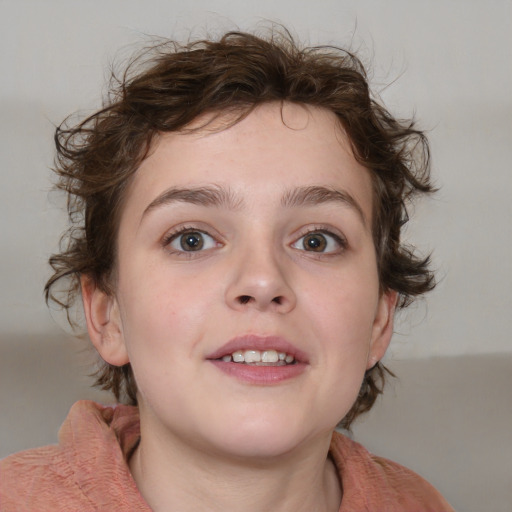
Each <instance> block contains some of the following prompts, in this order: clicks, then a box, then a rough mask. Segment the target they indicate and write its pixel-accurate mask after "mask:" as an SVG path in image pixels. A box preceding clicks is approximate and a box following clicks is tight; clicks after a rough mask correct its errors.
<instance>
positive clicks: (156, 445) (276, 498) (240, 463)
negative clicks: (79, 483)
mask: <svg viewBox="0 0 512 512" xmlns="http://www.w3.org/2000/svg"><path fill="white" fill-rule="evenodd" d="M141 427H142V425H141ZM142 432H143V430H142ZM155 438H156V436H155V437H151V436H148V437H145V436H144V434H143V435H142V437H141V442H140V445H139V447H138V448H137V450H136V451H135V453H134V454H133V456H132V458H131V460H130V469H131V472H132V475H133V477H134V479H135V482H136V483H137V486H138V488H139V490H140V492H141V494H142V495H143V497H144V498H145V500H146V501H147V502H148V504H149V505H150V507H151V508H152V510H154V511H155V512H160V511H162V512H163V511H173V510H179V511H184V512H188V511H194V512H203V511H204V512H206V511H208V512H217V511H219V512H220V511H222V512H231V511H233V512H234V511H240V510H244V511H245V512H261V511H267V510H272V511H273V512H292V511H293V512H302V511H304V512H306V511H307V512H337V511H338V510H339V507H340V502H341V486H340V483H339V480H338V476H337V471H336V468H335V466H334V463H333V462H332V461H331V460H330V459H329V457H328V455H327V454H328V449H329V443H330V436H326V438H325V439H322V440H320V441H316V442H314V443H308V445H307V446H304V447H301V448H300V449H297V450H296V451H294V453H291V454H290V453H288V454H285V455H281V456H279V457H272V459H271V460H268V459H265V460H263V459H254V458H253V459H247V458H239V457H238V458H237V457H226V456H219V454H215V453H209V452H207V451H204V450H195V449H194V448H193V447H190V446H188V445H187V444H183V443H176V442H171V443H168V444H167V445H166V446H162V438H161V437H158V442H155ZM319 448H321V449H319ZM306 482H307V484H305V483H306Z"/></svg>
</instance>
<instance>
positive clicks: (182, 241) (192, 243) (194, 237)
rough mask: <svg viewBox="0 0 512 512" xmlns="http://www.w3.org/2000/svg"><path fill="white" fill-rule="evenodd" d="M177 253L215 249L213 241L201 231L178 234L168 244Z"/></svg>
mask: <svg viewBox="0 0 512 512" xmlns="http://www.w3.org/2000/svg"><path fill="white" fill-rule="evenodd" d="M169 245H170V246H171V247H172V248H173V249H175V250H177V251H185V252H196V251H201V250H205V249H211V248H212V247H215V245H216V242H215V240H214V239H213V238H212V237H211V236H210V235H208V234H207V233H203V232H202V231H187V232H185V233H181V234H178V235H177V236H176V237H175V238H174V239H173V240H172V241H171V243H170V244H169Z"/></svg>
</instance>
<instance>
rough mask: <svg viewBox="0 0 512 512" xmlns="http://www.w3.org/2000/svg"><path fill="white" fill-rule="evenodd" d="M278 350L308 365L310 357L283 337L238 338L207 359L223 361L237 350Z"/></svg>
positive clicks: (252, 335) (256, 336) (253, 336)
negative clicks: (222, 359) (224, 357)
mask: <svg viewBox="0 0 512 512" xmlns="http://www.w3.org/2000/svg"><path fill="white" fill-rule="evenodd" d="M250 349H254V350H276V351H277V352H285V353H286V354H289V355H291V356H293V357H294V358H295V360H296V361H297V362H301V363H307V362H308V357H307V355H306V353H305V352H303V351H302V350H299V349H298V348H297V347H295V346H294V345H293V344H292V343H290V342H289V341H287V340H286V339H284V338H282V337H281V336H260V335H254V334H247V335H244V336H237V337H235V338H233V339H231V340H229V341H228V342H227V343H225V344H224V345H222V347H220V348H218V349H217V350H215V351H214V352H211V353H210V354H208V355H207V356H206V358H207V359H221V358H222V357H223V356H225V355H228V354H232V353H233V352H236V351H237V350H250Z"/></svg>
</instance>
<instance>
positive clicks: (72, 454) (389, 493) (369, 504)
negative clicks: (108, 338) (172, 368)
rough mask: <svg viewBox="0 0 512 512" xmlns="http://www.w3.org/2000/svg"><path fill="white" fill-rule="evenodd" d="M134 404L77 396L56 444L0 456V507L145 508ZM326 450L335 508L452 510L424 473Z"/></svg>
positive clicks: (353, 448) (336, 447)
mask: <svg viewBox="0 0 512 512" xmlns="http://www.w3.org/2000/svg"><path fill="white" fill-rule="evenodd" d="M139 436H140V432H139V414H138V409H137V408H136V407H131V406H125V405H117V406H115V407H104V406H101V405H99V404H96V403H94V402H90V401H81V402H77V403H76V404H75V405H74V406H73V407H72V409H71V411H70V413H69V415H68V417H67V418H66V420H65V422H64V424H63V425H62V427H61V430H60V432H59V444H58V445H57V446H46V447H43V448H36V449H32V450H27V451H24V452H20V453H17V454H14V455H11V456H9V457H7V458H5V459H3V460H2V461H0V511H1V512H14V511H16V512H24V511H34V512H36V511H37V512H50V511H51V512H56V511H80V512H89V511H91V512H92V511H109V512H110V511H113V510H119V511H130V512H138V511H140V512H151V509H150V508H149V506H148V504H147V503H146V501H145V500H144V498H143V497H142V496H141V494H140V493H139V491H138V489H137V486H136V484H135V481H134V480H133V478H132V476H131V474H130V470H129V468H128V464H127V461H128V459H129V457H130V455H131V454H132V452H133V450H134V449H135V447H136V446H137V443H138V440H139ZM330 455H331V457H332V460H333V461H334V463H335V465H336V468H337V469H338V473H339V477H340V481H341V482H342V486H343V499H342V502H341V507H340V510H339V512H359V511H365V512H366V511H368V512H427V511H428V512H453V508H452V507H451V506H450V505H449V504H448V503H447V502H446V501H445V500H444V498H443V497H442V496H441V495H440V494H439V493H438V492H437V491H436V490H435V489H434V488H433V487H432V486H431V485H430V484H429V483H428V482H426V481H425V480H424V479H423V478H421V477H420V476H418V475H417V474H415V473H413V472H412V471H410V470H408V469H406V468H404V467H403V466H400V465H399V464H396V463H394V462H391V461H389V460H386V459H383V458H380V457H376V456H374V455H371V454H370V453H369V452H368V451H367V450H366V449H365V448H364V447H363V446H361V445H360V444H358V443H356V442H354V441H351V440H350V439H348V438H347V437H346V436H343V435H341V434H339V433H334V436H333V439H332V443H331V449H330Z"/></svg>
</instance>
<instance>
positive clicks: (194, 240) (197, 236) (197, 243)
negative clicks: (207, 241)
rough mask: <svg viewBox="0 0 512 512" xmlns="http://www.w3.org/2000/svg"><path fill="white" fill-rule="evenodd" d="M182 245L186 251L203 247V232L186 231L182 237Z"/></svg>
mask: <svg viewBox="0 0 512 512" xmlns="http://www.w3.org/2000/svg"><path fill="white" fill-rule="evenodd" d="M181 247H182V249H183V250H185V251H198V250H199V249H201V248H202V247H203V237H202V235H201V233H185V234H184V235H182V237H181Z"/></svg>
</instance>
